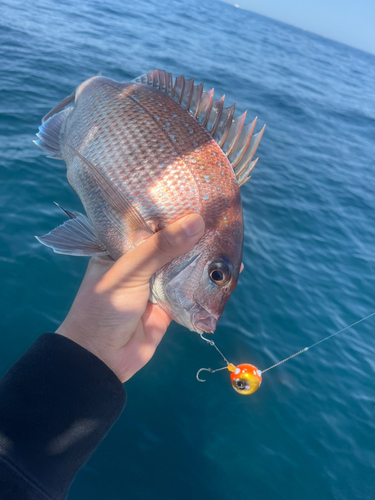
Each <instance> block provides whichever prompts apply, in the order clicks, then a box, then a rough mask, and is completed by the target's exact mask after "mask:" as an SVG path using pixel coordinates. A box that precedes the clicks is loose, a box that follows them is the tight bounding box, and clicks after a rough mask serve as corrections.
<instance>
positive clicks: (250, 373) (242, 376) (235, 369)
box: [196, 311, 375, 395]
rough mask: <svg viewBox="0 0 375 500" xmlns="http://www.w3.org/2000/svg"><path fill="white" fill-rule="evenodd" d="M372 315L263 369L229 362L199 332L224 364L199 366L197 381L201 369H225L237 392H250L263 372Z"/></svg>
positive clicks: (208, 370) (212, 342) (213, 344)
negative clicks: (209, 366) (228, 372)
mask: <svg viewBox="0 0 375 500" xmlns="http://www.w3.org/2000/svg"><path fill="white" fill-rule="evenodd" d="M372 316H375V311H374V312H373V313H371V314H369V315H368V316H365V317H363V318H361V319H359V320H358V321H355V322H354V323H352V324H351V325H349V326H345V327H344V328H342V329H341V330H338V331H337V332H335V333H332V334H331V335H327V337H324V338H323V339H321V340H319V341H318V342H315V343H314V344H311V345H310V346H308V347H304V348H303V349H301V350H300V351H298V352H295V353H294V354H292V355H291V356H288V357H287V358H285V359H282V360H281V361H278V362H277V363H275V364H274V365H272V366H269V367H268V368H266V369H265V370H259V369H258V368H256V367H255V366H253V365H250V364H248V363H244V364H241V365H238V366H235V365H234V364H233V363H230V362H229V361H228V360H227V358H226V357H225V356H224V354H223V353H222V352H221V351H220V349H219V348H218V347H217V345H216V344H215V342H214V341H213V340H209V339H206V338H205V337H204V336H203V334H200V337H201V339H202V340H204V341H205V342H207V344H209V345H211V346H212V347H214V348H215V349H216V350H217V352H218V353H219V354H220V356H221V357H222V358H223V360H224V361H225V363H226V366H223V367H222V368H216V370H212V368H201V369H200V370H198V372H197V375H196V378H197V380H198V381H199V382H205V380H204V379H201V378H200V377H199V374H200V373H201V372H202V371H207V372H209V373H216V372H219V371H221V370H225V369H227V370H229V371H230V372H231V375H230V378H231V383H232V386H233V388H234V389H235V390H236V391H237V392H239V393H240V394H243V395H248V394H252V393H253V392H255V391H256V390H257V389H258V388H259V387H260V384H261V383H262V375H263V373H266V372H268V371H270V370H272V369H273V368H276V366H279V365H282V364H283V363H286V362H287V361H289V360H290V359H292V358H295V357H296V356H299V355H300V354H302V353H304V352H306V351H308V350H310V349H312V348H313V347H316V346H317V345H319V344H321V343H322V342H325V341H326V340H329V339H331V338H332V337H335V335H339V334H340V333H343V332H345V331H346V330H349V329H350V328H353V326H356V325H359V323H362V321H366V320H367V319H369V318H371V317H372Z"/></svg>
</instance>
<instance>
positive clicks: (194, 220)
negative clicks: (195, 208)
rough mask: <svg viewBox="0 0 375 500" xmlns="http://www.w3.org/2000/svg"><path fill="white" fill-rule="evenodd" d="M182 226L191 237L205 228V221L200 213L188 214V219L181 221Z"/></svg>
mask: <svg viewBox="0 0 375 500" xmlns="http://www.w3.org/2000/svg"><path fill="white" fill-rule="evenodd" d="M181 227H182V229H183V230H184V231H185V234H186V235H187V236H189V238H191V237H192V236H195V235H196V234H198V233H199V232H201V231H202V229H203V228H204V221H203V219H202V217H201V216H200V215H198V214H194V215H188V216H187V217H186V219H184V221H183V222H181Z"/></svg>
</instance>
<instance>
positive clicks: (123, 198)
mask: <svg viewBox="0 0 375 500" xmlns="http://www.w3.org/2000/svg"><path fill="white" fill-rule="evenodd" d="M73 101H74V106H69V107H66V106H67V105H69V104H70V103H71V102H73ZM223 104H224V98H221V99H218V100H216V101H213V90H212V91H209V92H203V85H196V86H194V84H193V80H185V79H184V77H180V78H176V80H175V82H174V85H173V80H172V75H171V74H167V73H165V72H164V71H158V70H155V71H152V72H150V73H147V74H146V75H143V76H142V77H139V78H138V79H136V80H134V81H133V82H116V81H114V80H111V79H109V78H104V77H102V76H97V77H94V78H91V79H89V80H87V81H85V82H83V83H82V84H81V85H80V86H79V87H78V88H77V89H76V91H75V93H74V94H72V95H71V96H69V97H68V98H66V99H64V100H63V101H62V102H61V103H60V104H58V105H57V106H56V107H55V108H54V109H53V110H52V111H51V112H50V113H48V115H47V116H46V117H45V119H44V121H43V124H42V126H41V127H40V129H39V133H38V134H37V135H38V137H39V140H38V141H36V143H37V144H38V145H39V146H40V147H42V148H43V149H45V150H46V151H48V152H49V155H50V156H51V157H54V158H56V159H62V160H64V161H65V162H66V165H67V175H68V180H69V182H70V184H71V185H72V187H73V188H74V189H75V191H76V192H77V194H78V195H79V197H80V199H81V201H82V204H83V206H84V209H85V211H86V214H87V217H86V216H84V215H82V214H79V213H78V212H74V213H71V212H68V211H65V213H66V214H67V215H68V216H69V218H70V219H69V220H68V221H67V222H65V223H64V224H63V225H62V226H60V227H58V228H56V229H55V230H53V231H52V232H50V233H48V234H47V235H45V236H43V237H41V238H38V239H39V241H40V242H41V243H43V244H45V245H47V246H49V247H52V248H53V250H54V251H55V252H57V253H63V254H69V255H84V256H91V255H109V256H111V257H112V258H113V259H117V258H119V257H120V256H121V255H123V254H125V253H126V252H128V251H129V250H130V249H132V248H134V247H135V246H137V244H139V243H140V242H141V241H143V240H144V239H145V238H147V237H149V236H150V235H152V234H153V233H155V232H156V231H159V230H160V229H162V228H164V227H165V226H167V225H168V224H170V223H172V222H174V221H175V220H177V219H179V218H180V217H182V216H183V215H186V214H189V213H199V214H201V215H202V217H203V218H204V220H205V224H206V230H205V234H204V236H203V237H202V239H201V240H200V241H199V242H198V243H197V244H196V245H195V247H194V248H193V249H191V250H190V251H189V252H188V253H187V254H185V255H183V256H182V257H179V258H177V259H175V260H173V261H172V262H170V263H169V264H167V265H166V266H164V267H163V268H162V269H160V270H159V271H158V272H157V273H156V274H155V275H154V276H153V279H152V281H151V288H150V300H152V301H153V302H155V303H157V304H159V305H160V307H162V308H163V309H165V310H166V311H167V312H168V313H169V314H170V316H171V317H172V318H173V319H174V320H176V321H177V322H178V323H180V324H182V325H184V326H186V327H187V328H189V329H190V330H193V331H196V332H198V333H202V332H203V331H204V332H213V331H214V330H215V328H216V322H217V320H218V319H219V318H220V316H221V314H222V312H223V310H224V306H225V304H226V302H227V301H228V298H229V296H230V294H231V292H232V291H233V289H234V288H235V286H236V284H237V280H238V275H239V272H240V266H241V258H242V246H243V220H242V207H241V196H240V191H239V186H240V185H242V184H243V183H244V182H246V180H247V179H248V178H249V172H250V171H251V170H252V168H253V167H254V166H255V163H256V160H255V161H253V160H252V158H253V156H254V153H255V151H256V148H257V146H258V144H259V141H260V139H261V136H262V134H263V130H264V128H263V129H262V130H261V132H259V133H258V134H256V135H254V136H253V135H252V133H253V130H254V127H255V122H256V120H254V122H253V123H252V124H250V125H247V126H244V121H245V114H244V115H241V116H239V117H237V118H233V114H234V106H232V107H230V108H223Z"/></svg>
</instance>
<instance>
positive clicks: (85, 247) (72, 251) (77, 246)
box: [35, 205, 109, 257]
mask: <svg viewBox="0 0 375 500" xmlns="http://www.w3.org/2000/svg"><path fill="white" fill-rule="evenodd" d="M58 206H59V205H58ZM59 208H61V207H60V206H59ZM61 210H62V211H63V212H65V213H66V214H67V215H68V217H70V219H69V220H67V221H66V222H64V224H63V225H62V226H59V227H57V228H56V229H54V230H53V231H51V232H50V233H48V234H46V235H44V236H41V237H38V236H35V237H36V239H37V240H38V241H39V242H40V243H42V244H43V245H45V246H47V247H50V248H52V249H53V251H54V252H56V253H61V254H64V255H76V256H80V257H90V256H93V255H97V256H100V255H102V256H104V255H109V254H108V252H107V249H106V248H105V246H104V245H103V243H102V242H101V241H100V240H99V238H98V236H97V235H96V233H95V230H94V228H93V227H92V226H91V224H90V222H89V220H88V218H87V217H86V216H85V215H82V214H80V213H79V212H68V211H67V210H64V209H63V208H61Z"/></svg>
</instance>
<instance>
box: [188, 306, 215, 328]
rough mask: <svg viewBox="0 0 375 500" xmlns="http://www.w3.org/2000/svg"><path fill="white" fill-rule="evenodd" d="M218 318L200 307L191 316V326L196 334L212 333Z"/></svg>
mask: <svg viewBox="0 0 375 500" xmlns="http://www.w3.org/2000/svg"><path fill="white" fill-rule="evenodd" d="M218 319H219V318H218V317H217V316H215V315H213V314H212V313H210V312H208V311H207V310H206V309H204V308H202V307H200V308H199V309H198V310H195V311H193V312H192V314H191V324H192V325H193V327H194V329H195V331H196V332H197V333H202V332H205V333H214V331H215V329H216V323H217V321H218Z"/></svg>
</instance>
